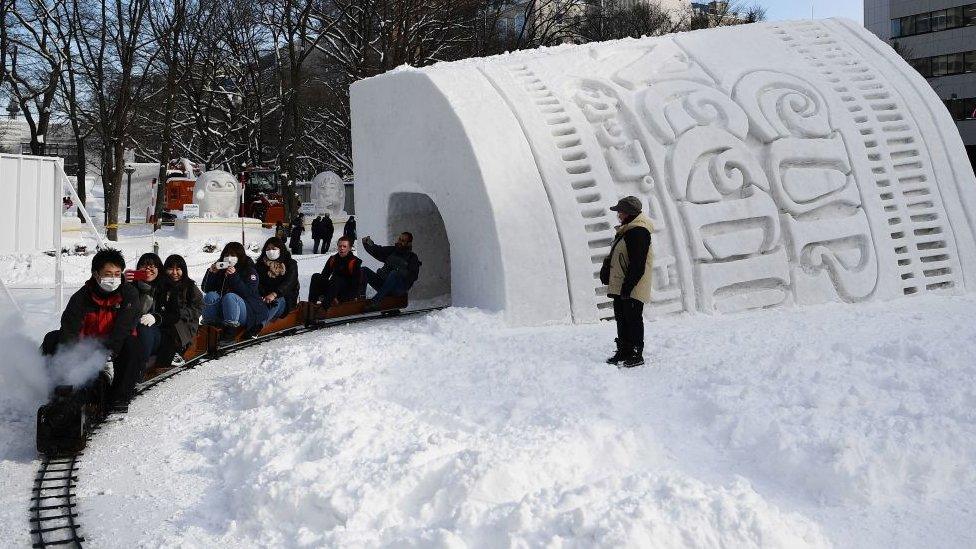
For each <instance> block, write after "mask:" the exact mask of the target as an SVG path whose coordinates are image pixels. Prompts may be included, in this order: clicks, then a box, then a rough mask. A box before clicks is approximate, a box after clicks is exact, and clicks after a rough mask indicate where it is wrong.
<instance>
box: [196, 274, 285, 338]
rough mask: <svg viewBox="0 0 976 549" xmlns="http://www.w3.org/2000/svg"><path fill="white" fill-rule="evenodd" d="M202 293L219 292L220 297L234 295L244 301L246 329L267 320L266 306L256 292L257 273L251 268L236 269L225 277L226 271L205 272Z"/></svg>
mask: <svg viewBox="0 0 976 549" xmlns="http://www.w3.org/2000/svg"><path fill="white" fill-rule="evenodd" d="M202 286H203V291H204V292H220V295H224V294H227V293H235V294H237V295H239V296H240V297H241V299H243V300H244V304H245V306H246V307H247V327H248V328H253V327H255V326H257V325H258V324H260V323H262V322H264V321H265V320H267V319H268V312H269V311H268V305H267V304H266V303H265V302H264V300H263V299H261V297H262V296H261V294H260V292H259V291H258V273H257V271H256V270H255V269H254V268H253V267H238V268H237V271H236V272H235V273H234V274H232V275H230V276H227V271H223V270H221V271H217V272H216V273H212V272H210V270H209V269H208V270H207V274H206V275H204V277H203V284H202Z"/></svg>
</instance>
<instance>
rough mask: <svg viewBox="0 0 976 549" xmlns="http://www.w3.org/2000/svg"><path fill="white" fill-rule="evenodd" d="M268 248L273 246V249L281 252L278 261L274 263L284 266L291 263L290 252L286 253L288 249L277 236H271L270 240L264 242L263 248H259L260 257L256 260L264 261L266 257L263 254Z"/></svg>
mask: <svg viewBox="0 0 976 549" xmlns="http://www.w3.org/2000/svg"><path fill="white" fill-rule="evenodd" d="M269 246H274V247H275V248H278V250H279V251H280V252H281V255H279V256H278V259H277V260H276V261H278V262H279V263H284V264H285V265H287V264H289V263H291V252H289V251H288V248H287V247H286V246H285V243H284V242H282V241H281V239H280V238H278V237H277V236H272V237H271V238H269V239H267V240H265V241H264V246H263V247H262V248H261V257H259V258H258V260H261V259H264V258H265V257H266V256H265V255H264V252H266V251H268V247H269Z"/></svg>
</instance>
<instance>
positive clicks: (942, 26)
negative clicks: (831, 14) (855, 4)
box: [864, 0, 976, 166]
mask: <svg viewBox="0 0 976 549" xmlns="http://www.w3.org/2000/svg"><path fill="white" fill-rule="evenodd" d="M864 26H865V27H867V29H868V30H870V31H871V32H873V33H874V34H875V35H877V36H878V37H880V38H881V39H882V40H884V41H886V42H888V43H889V44H891V45H892V47H894V48H895V49H896V50H897V51H898V52H899V53H900V54H901V55H902V57H904V58H906V59H907V60H908V61H909V63H910V64H911V65H912V66H913V67H915V69H916V70H918V72H919V73H921V74H922V76H924V77H925V78H926V79H927V80H928V82H929V84H931V86H932V88H933V89H934V90H935V91H936V93H938V94H939V97H940V98H942V100H943V101H944V102H945V104H946V108H947V109H948V110H949V112H950V113H951V114H952V117H953V119H955V121H956V125H957V126H958V128H959V134H960V135H961V136H962V140H963V142H964V143H965V144H966V152H967V153H968V154H969V160H970V163H972V164H973V166H976V1H974V0H968V1H967V0H864Z"/></svg>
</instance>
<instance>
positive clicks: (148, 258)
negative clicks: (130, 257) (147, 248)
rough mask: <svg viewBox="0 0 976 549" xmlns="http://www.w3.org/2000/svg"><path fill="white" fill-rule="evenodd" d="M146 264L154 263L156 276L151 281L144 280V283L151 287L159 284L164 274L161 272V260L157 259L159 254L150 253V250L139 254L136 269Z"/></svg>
mask: <svg viewBox="0 0 976 549" xmlns="http://www.w3.org/2000/svg"><path fill="white" fill-rule="evenodd" d="M147 265H155V266H156V278H155V280H153V281H152V282H148V281H147V282H146V284H148V285H150V286H152V287H154V288H155V287H156V285H157V284H159V283H160V281H161V280H162V279H163V275H164V273H163V260H162V259H159V256H158V255H156V254H154V253H152V252H149V253H145V254H142V255H141V256H139V261H137V262H136V268H137V269H142V268H144V267H145V266H147ZM184 272H185V271H184Z"/></svg>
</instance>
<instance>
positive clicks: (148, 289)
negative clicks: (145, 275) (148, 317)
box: [132, 278, 162, 316]
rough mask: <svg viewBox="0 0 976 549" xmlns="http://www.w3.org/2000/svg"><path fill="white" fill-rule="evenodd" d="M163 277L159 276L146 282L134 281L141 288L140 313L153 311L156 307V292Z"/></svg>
mask: <svg viewBox="0 0 976 549" xmlns="http://www.w3.org/2000/svg"><path fill="white" fill-rule="evenodd" d="M161 282H162V281H161V279H159V278H157V279H156V280H154V281H152V282H144V281H142V280H137V281H135V282H133V283H132V285H133V286H135V287H136V290H139V315H140V316H142V315H144V314H149V313H152V312H153V311H154V310H155V309H154V306H155V301H156V292H157V290H158V288H159V285H160V283H161Z"/></svg>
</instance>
